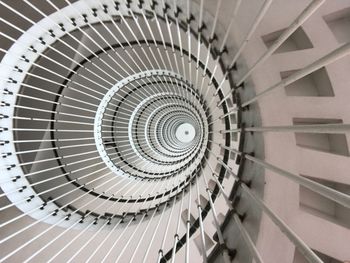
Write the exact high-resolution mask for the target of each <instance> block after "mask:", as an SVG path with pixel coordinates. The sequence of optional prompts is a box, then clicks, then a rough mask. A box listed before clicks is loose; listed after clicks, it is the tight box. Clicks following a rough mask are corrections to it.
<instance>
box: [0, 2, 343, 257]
mask: <svg viewBox="0 0 350 263" xmlns="http://www.w3.org/2000/svg"><path fill="white" fill-rule="evenodd" d="M282 2H283V1H282ZM324 2H325V1H323V0H314V1H312V2H311V3H309V5H307V6H306V7H304V9H303V10H302V12H301V13H300V14H299V15H298V17H297V19H296V20H295V21H293V22H292V23H291V24H290V25H289V26H288V27H287V28H286V29H285V30H284V31H283V32H282V33H280V36H279V37H277V38H276V39H275V41H274V42H273V43H272V44H271V45H270V46H268V48H267V51H266V53H264V55H263V56H262V57H261V58H260V59H258V60H257V62H256V63H255V64H253V66H247V65H246V61H244V59H243V58H242V54H243V52H244V50H245V48H246V45H247V44H248V42H249V41H250V39H251V38H252V36H253V35H254V33H255V32H256V30H257V28H258V26H259V24H260V23H261V21H262V20H263V18H264V16H265V15H266V14H267V13H268V11H269V9H270V8H271V6H273V1H272V0H266V1H263V3H262V4H261V5H260V6H259V8H258V9H257V10H258V11H257V12H256V15H255V16H254V18H253V19H252V20H253V22H252V24H251V25H250V26H249V27H248V31H247V32H245V36H244V37H243V40H242V41H241V42H238V41H237V39H240V38H239V37H237V39H235V38H234V36H235V34H237V32H235V34H233V36H232V31H234V30H233V28H234V27H235V23H236V21H235V19H237V16H238V12H239V10H240V8H242V7H241V5H243V3H242V1H240V0H237V1H233V2H232V3H231V1H226V0H219V1H217V2H215V3H208V1H206V0H199V1H189V0H188V1H187V0H186V1H185V0H175V1H166V0H162V1H154V0H139V1H136V0H134V1H132V0H125V1H111V0H98V1H88V0H78V1H72V0H60V1H52V0H45V1H36V0H23V1H21V2H20V4H18V3H17V2H16V1H14V2H9V1H0V6H1V7H2V8H3V9H4V10H5V11H3V12H4V13H5V15H3V16H2V17H1V23H2V24H3V25H4V26H5V27H6V29H4V30H2V32H1V37H2V38H3V39H5V40H6V41H7V43H9V46H8V47H7V48H3V47H1V53H2V54H3V58H2V61H1V77H0V83H1V88H0V90H1V108H0V114H1V115H0V116H1V118H0V135H1V138H0V148H1V157H2V160H1V167H0V169H1V178H0V183H1V189H2V192H1V195H0V197H1V199H2V202H3V204H2V206H1V208H0V209H1V210H0V211H1V213H2V214H3V215H4V216H3V218H4V219H3V220H2V221H1V224H0V230H1V241H0V242H1V243H0V246H1V258H0V262H38V261H39V262H66V261H67V262H167V261H170V262H201V261H203V262H225V263H228V262H252V261H255V262H263V256H262V255H264V253H260V252H259V251H258V249H257V246H258V245H259V239H258V234H259V227H260V222H264V221H263V220H264V219H265V216H267V217H268V218H269V219H270V220H272V222H273V223H274V226H275V227H276V226H277V227H278V228H279V229H280V230H281V231H282V233H284V235H285V236H283V237H284V238H287V239H288V240H290V242H291V243H292V244H293V246H295V248H296V250H298V251H299V252H300V254H301V255H302V256H303V257H304V258H305V259H306V260H307V261H309V262H322V260H321V259H320V255H319V254H318V252H315V250H313V249H312V248H310V247H309V245H308V244H307V243H305V242H304V241H303V240H302V239H301V238H300V237H299V236H298V235H297V234H296V233H295V232H294V231H293V230H292V229H290V228H289V227H288V224H287V223H286V222H285V220H284V218H280V217H279V216H278V215H277V214H278V213H275V212H274V211H273V209H271V208H270V207H269V205H268V204H267V203H266V202H264V198H263V197H262V194H263V192H264V180H265V179H264V178H265V177H264V172H265V171H272V172H273V173H276V174H278V175H280V176H282V177H285V178H287V179H289V180H291V181H292V182H293V183H297V184H298V185H300V187H305V188H307V189H310V190H311V191H314V192H315V193H317V194H320V195H322V196H323V197H325V198H328V199H329V200H332V201H334V202H336V203H337V204H339V205H340V206H342V207H345V208H347V209H348V208H349V207H350V197H349V195H348V194H346V193H344V192H342V191H338V190H335V189H333V188H331V187H328V186H325V185H323V184H320V183H318V182H315V181H313V180H310V179H308V178H307V177H304V176H301V175H298V174H295V173H291V172H288V171H286V170H285V169H282V168H280V166H275V165H273V164H271V163H270V162H268V161H265V160H264V152H263V143H264V138H263V136H262V135H261V133H264V132H286V131H287V132H290V131H292V132H300V133H303V134H304V133H306V134H309V133H317V134H328V133H335V134H340V133H343V132H348V130H349V124H346V123H345V124H343V123H342V124H339V123H331V124H329V123H327V124H324V123H321V124H319V123H314V124H307V125H305V124H304V125H303V124H302V123H301V124H300V123H299V124H296V125H292V126H287V125H272V126H268V125H265V126H263V125H262V124H261V120H260V119H259V118H260V109H259V108H258V107H256V105H255V104H256V103H257V102H258V101H259V100H260V98H263V97H265V96H267V95H269V94H271V93H272V92H273V91H275V90H277V89H278V88H281V87H285V86H287V85H290V84H292V83H294V82H296V81H298V80H299V79H301V78H303V77H305V76H308V75H309V74H311V73H313V72H315V71H317V70H319V69H320V68H322V67H324V66H326V65H328V64H330V63H333V62H335V61H337V60H339V59H341V58H343V57H344V56H345V55H347V54H349V53H350V44H348V43H347V44H344V45H341V46H340V47H338V48H336V49H334V50H331V51H330V52H328V53H326V54H325V55H324V56H323V57H321V58H319V59H317V60H314V61H313V62H312V63H311V64H309V65H306V66H305V67H304V68H303V69H300V70H299V71H294V72H291V73H290V74H289V75H287V76H286V77H285V78H284V79H283V80H281V81H280V82H278V83H276V84H275V85H272V86H271V87H268V88H267V89H265V90H263V91H259V90H257V91H256V90H254V85H252V84H251V83H250V82H249V81H250V77H251V74H252V72H253V71H255V69H256V68H258V67H259V66H260V65H261V64H263V63H264V62H265V60H267V59H268V58H269V56H271V55H272V54H273V53H274V52H275V51H276V50H277V49H278V48H279V47H280V46H281V45H282V44H283V43H284V42H285V41H286V40H287V39H288V37H290V36H291V35H292V34H293V33H294V32H295V31H296V30H298V28H299V27H300V25H302V23H303V22H305V21H306V20H307V19H308V18H309V17H310V16H311V15H312V14H313V13H314V12H316V10H318V9H319V8H320V7H321V6H322V4H324ZM225 8H229V9H230V12H231V13H232V14H233V16H232V17H230V18H229V19H226V18H225V19H224V18H222V17H220V16H221V14H222V13H223V12H224V11H223V10H224V9H225ZM237 43H238V44H237ZM302 44H303V45H306V44H305V43H304V42H303V43H302ZM249 63H250V62H249ZM249 63H248V64H249ZM250 64H251V63H250ZM268 147H269V145H267V150H269V148H268ZM255 208H258V209H255ZM261 231H262V232H261V233H265V232H264V231H266V229H265V226H264V225H262V230H261ZM276 242H277V241H276Z"/></svg>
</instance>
